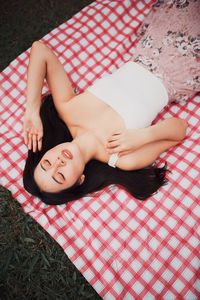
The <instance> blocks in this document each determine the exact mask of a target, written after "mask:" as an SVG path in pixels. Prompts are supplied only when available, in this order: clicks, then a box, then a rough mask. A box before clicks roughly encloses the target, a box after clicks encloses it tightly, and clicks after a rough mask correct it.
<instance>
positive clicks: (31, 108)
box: [25, 101, 40, 114]
mask: <svg viewBox="0 0 200 300" xmlns="http://www.w3.org/2000/svg"><path fill="white" fill-rule="evenodd" d="M25 109H26V113H27V114H33V113H36V114H39V113H40V103H38V102H28V101H27V103H26V108H25Z"/></svg>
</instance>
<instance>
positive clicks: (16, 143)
mask: <svg viewBox="0 0 200 300" xmlns="http://www.w3.org/2000/svg"><path fill="white" fill-rule="evenodd" d="M153 3H154V1H149V0H141V1H132V0H120V1H111V0H98V1H95V2H94V3H92V4H91V5H89V6H88V7H86V8H84V9H83V10H82V11H81V12H80V13H78V14H76V15H75V16H74V17H73V18H72V19H70V20H69V21H67V22H65V23H64V24H62V25H60V26H59V27H58V28H56V29H54V30H53V31H51V32H50V33H49V34H47V35H46V36H45V37H44V38H43V39H42V40H43V42H45V43H46V44H48V46H49V47H51V48H52V49H53V51H54V52H55V53H56V54H57V55H58V56H59V59H60V61H61V62H62V63H63V65H64V67H65V70H66V72H67V73H68V74H69V77H70V79H71V81H72V83H73V85H74V86H76V87H78V88H79V89H80V90H83V89H85V88H87V87H88V86H89V85H90V84H91V83H93V82H94V81H95V79H97V78H99V77H100V76H102V75H103V73H107V72H111V71H113V69H115V68H117V67H119V66H120V65H121V64H123V63H124V62H125V61H127V60H130V59H131V57H132V56H133V54H134V49H135V45H136V37H137V36H136V32H137V29H138V28H139V26H140V24H141V23H142V21H143V20H144V17H145V16H146V15H147V14H148V12H149V9H150V6H151V5H152V4H153ZM29 53H30V49H28V50H27V51H25V52H24V53H22V54H21V55H20V56H19V57H17V59H15V60H14V61H13V62H12V63H11V64H10V65H9V66H8V67H7V68H6V69H5V70H4V71H3V72H2V73H1V74H0V113H1V128H0V143H1V150H0V153H1V171H0V173H1V176H0V181H1V184H2V185H3V186H5V187H6V188H8V189H9V190H10V191H11V192H12V195H13V197H14V198H15V199H16V200H17V201H18V202H19V203H20V204H21V206H22V207H23V209H24V211H25V212H26V213H28V214H29V215H30V216H32V217H33V218H34V219H35V220H36V221H37V222H38V223H39V224H40V225H41V226H42V227H43V228H44V229H45V230H46V231H47V232H48V233H49V234H50V235H51V236H52V237H53V238H54V239H55V241H57V242H58V243H59V244H60V245H61V247H62V248H63V250H64V251H65V253H66V254H67V255H68V257H69V258H70V260H71V261H72V263H73V264H74V265H75V266H76V267H77V268H78V269H79V270H80V272H81V273H82V274H83V275H84V276H85V278H86V279H87V280H88V282H89V283H90V284H91V285H92V286H93V287H94V288H95V289H96V291H97V292H98V293H99V295H100V296H101V297H102V298H103V299H106V300H114V299H117V300H122V299H123V300H133V299H137V300H152V299H166V300H175V299H181V300H182V299H185V300H190V299H192V300H194V299H199V298H200V282H199V278H200V274H199V270H200V259H199V250H200V249H199V245H200V242H199V241H200V230H199V224H200V215H199V211H200V205H199V199H200V185H199V182H200V161H199V153H200V149H199V141H200V110H199V103H200V97H199V95H197V96H196V97H193V98H190V99H189V100H188V101H187V102H186V103H183V102H180V103H176V104H173V105H172V106H170V107H168V108H166V109H165V110H164V111H163V112H162V114H160V115H159V117H158V120H159V119H161V118H166V117H171V116H179V117H182V118H184V119H186V120H187V122H188V124H189V130H188V134H187V137H186V139H185V140H184V141H183V142H182V143H180V144H179V145H178V146H177V147H175V148H173V149H171V150H170V151H168V152H166V153H163V155H162V156H161V159H160V160H159V161H160V163H162V162H164V161H167V163H168V165H169V168H170V169H171V170H172V173H170V174H169V184H168V185H166V186H164V187H162V188H161V189H160V190H159V192H158V193H157V194H156V195H154V196H153V197H151V198H150V199H148V200H147V201H145V202H140V201H138V200H136V199H134V198H133V197H132V196H130V195H129V194H128V193H127V192H125V191H124V190H123V189H121V188H119V187H118V186H115V185H113V186H109V187H107V188H105V189H104V190H102V191H99V192H97V193H94V194H91V195H87V196H86V197H84V198H82V199H80V200H77V201H74V202H69V203H68V204H65V205H61V206H48V205H45V204H43V203H42V202H41V201H40V200H39V199H37V198H34V197H32V196H30V195H29V194H28V193H27V192H26V191H25V190H24V188H23V185H22V171H23V168H24V163H25V158H26V155H27V148H26V147H25V145H24V142H23V138H22V136H21V132H22V120H23V115H24V104H25V101H26V96H25V92H26V74H27V65H28V59H29ZM47 91H48V89H47V86H44V89H43V92H44V93H45V92H47Z"/></svg>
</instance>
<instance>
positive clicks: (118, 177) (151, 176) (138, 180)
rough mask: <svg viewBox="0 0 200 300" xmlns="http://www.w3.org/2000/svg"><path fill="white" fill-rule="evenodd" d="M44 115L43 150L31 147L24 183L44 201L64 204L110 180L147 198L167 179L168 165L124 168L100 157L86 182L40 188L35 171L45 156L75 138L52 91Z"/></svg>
mask: <svg viewBox="0 0 200 300" xmlns="http://www.w3.org/2000/svg"><path fill="white" fill-rule="evenodd" d="M40 116H41V119H42V122H43V130H44V135H43V146H42V150H41V151H38V152H35V153H34V152H32V151H31V150H29V151H28V157H27V160H26V165H25V169H24V173H23V183H24V187H25V189H26V190H27V191H28V192H29V193H31V194H33V195H35V196H37V197H39V198H40V199H41V200H42V201H43V202H44V203H46V204H52V205H58V204H64V203H67V202H69V201H72V200H76V199H79V198H81V197H83V196H85V195H86V194H88V193H92V192H95V191H98V190H100V189H103V188H104V187H106V186H108V185H110V184H118V185H120V186H122V187H123V188H124V189H125V190H127V191H128V192H129V193H131V194H132V195H133V196H134V197H135V198H137V199H140V200H145V199H147V198H148V197H150V196H151V195H153V194H154V193H155V192H156V191H157V190H158V189H159V188H160V187H161V186H162V185H164V184H165V183H166V182H167V180H166V178H165V174H166V171H167V169H166V165H165V166H164V167H162V168H158V167H157V166H156V165H151V166H149V167H147V168H143V169H140V170H136V171H122V170H120V169H118V168H112V167H110V166H108V165H107V164H105V163H102V162H99V161H97V160H91V161H90V162H89V163H88V164H87V165H86V166H85V170H84V174H85V181H84V183H83V184H81V185H79V184H75V185H74V186H72V187H70V188H68V189H65V190H63V191H60V192H58V193H47V192H43V191H40V189H39V187H38V186H37V184H36V182H35V180H34V176H33V174H34V170H35V168H36V166H37V164H38V163H39V161H40V160H41V158H42V156H43V155H44V154H45V152H47V151H48V150H49V149H51V148H53V147H55V146H56V145H58V144H61V143H64V142H70V141H72V136H71V134H70V131H69V129H68V128H67V126H66V124H65V123H64V122H63V121H62V120H61V119H60V118H59V116H58V113H57V111H56V108H55V106H54V103H53V99H52V96H51V95H48V96H45V97H44V98H43V102H42V105H41V109H40Z"/></svg>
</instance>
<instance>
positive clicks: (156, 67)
mask: <svg viewBox="0 0 200 300" xmlns="http://www.w3.org/2000/svg"><path fill="white" fill-rule="evenodd" d="M140 36H141V39H140V41H139V43H138V44H137V48H136V53H135V56H134V60H135V61H136V62H138V63H140V64H142V65H143V66H144V67H146V68H147V69H148V70H150V71H151V72H153V73H154V74H155V75H157V76H158V77H159V78H161V79H162V81H163V83H164V84H165V86H166V88H167V90H168V93H169V101H174V100H176V101H179V100H186V99H188V98H189V97H192V96H194V95H195V94H196V93H197V92H199V91H200V1H198V0H183V1H177V0H166V1H159V2H158V3H157V4H156V5H154V6H153V9H152V10H151V12H150V14H149V15H148V17H147V18H145V20H144V23H143V25H142V26H141V29H140Z"/></svg>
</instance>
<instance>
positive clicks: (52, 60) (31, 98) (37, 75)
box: [27, 41, 75, 111]
mask: <svg viewBox="0 0 200 300" xmlns="http://www.w3.org/2000/svg"><path fill="white" fill-rule="evenodd" d="M45 78H46V80H47V83H48V85H49V89H50V91H51V93H52V96H53V100H54V104H55V106H57V105H58V106H59V103H60V102H62V101H68V100H70V99H71V98H72V97H73V96H74V95H75V93H74V91H73V89H72V86H71V83H70V81H69V79H68V77H67V75H66V73H65V70H64V67H63V66H62V64H61V63H60V61H59V60H58V58H57V57H56V55H55V54H54V53H53V51H52V50H51V49H50V48H48V47H47V46H46V45H45V44H43V43H42V42H39V41H36V42H34V43H33V45H32V48H31V53H30V61H29V66H28V78H27V107H29V108H31V109H33V108H34V109H35V110H36V111H39V108H40V104H41V93H42V87H43V83H44V79H45Z"/></svg>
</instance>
